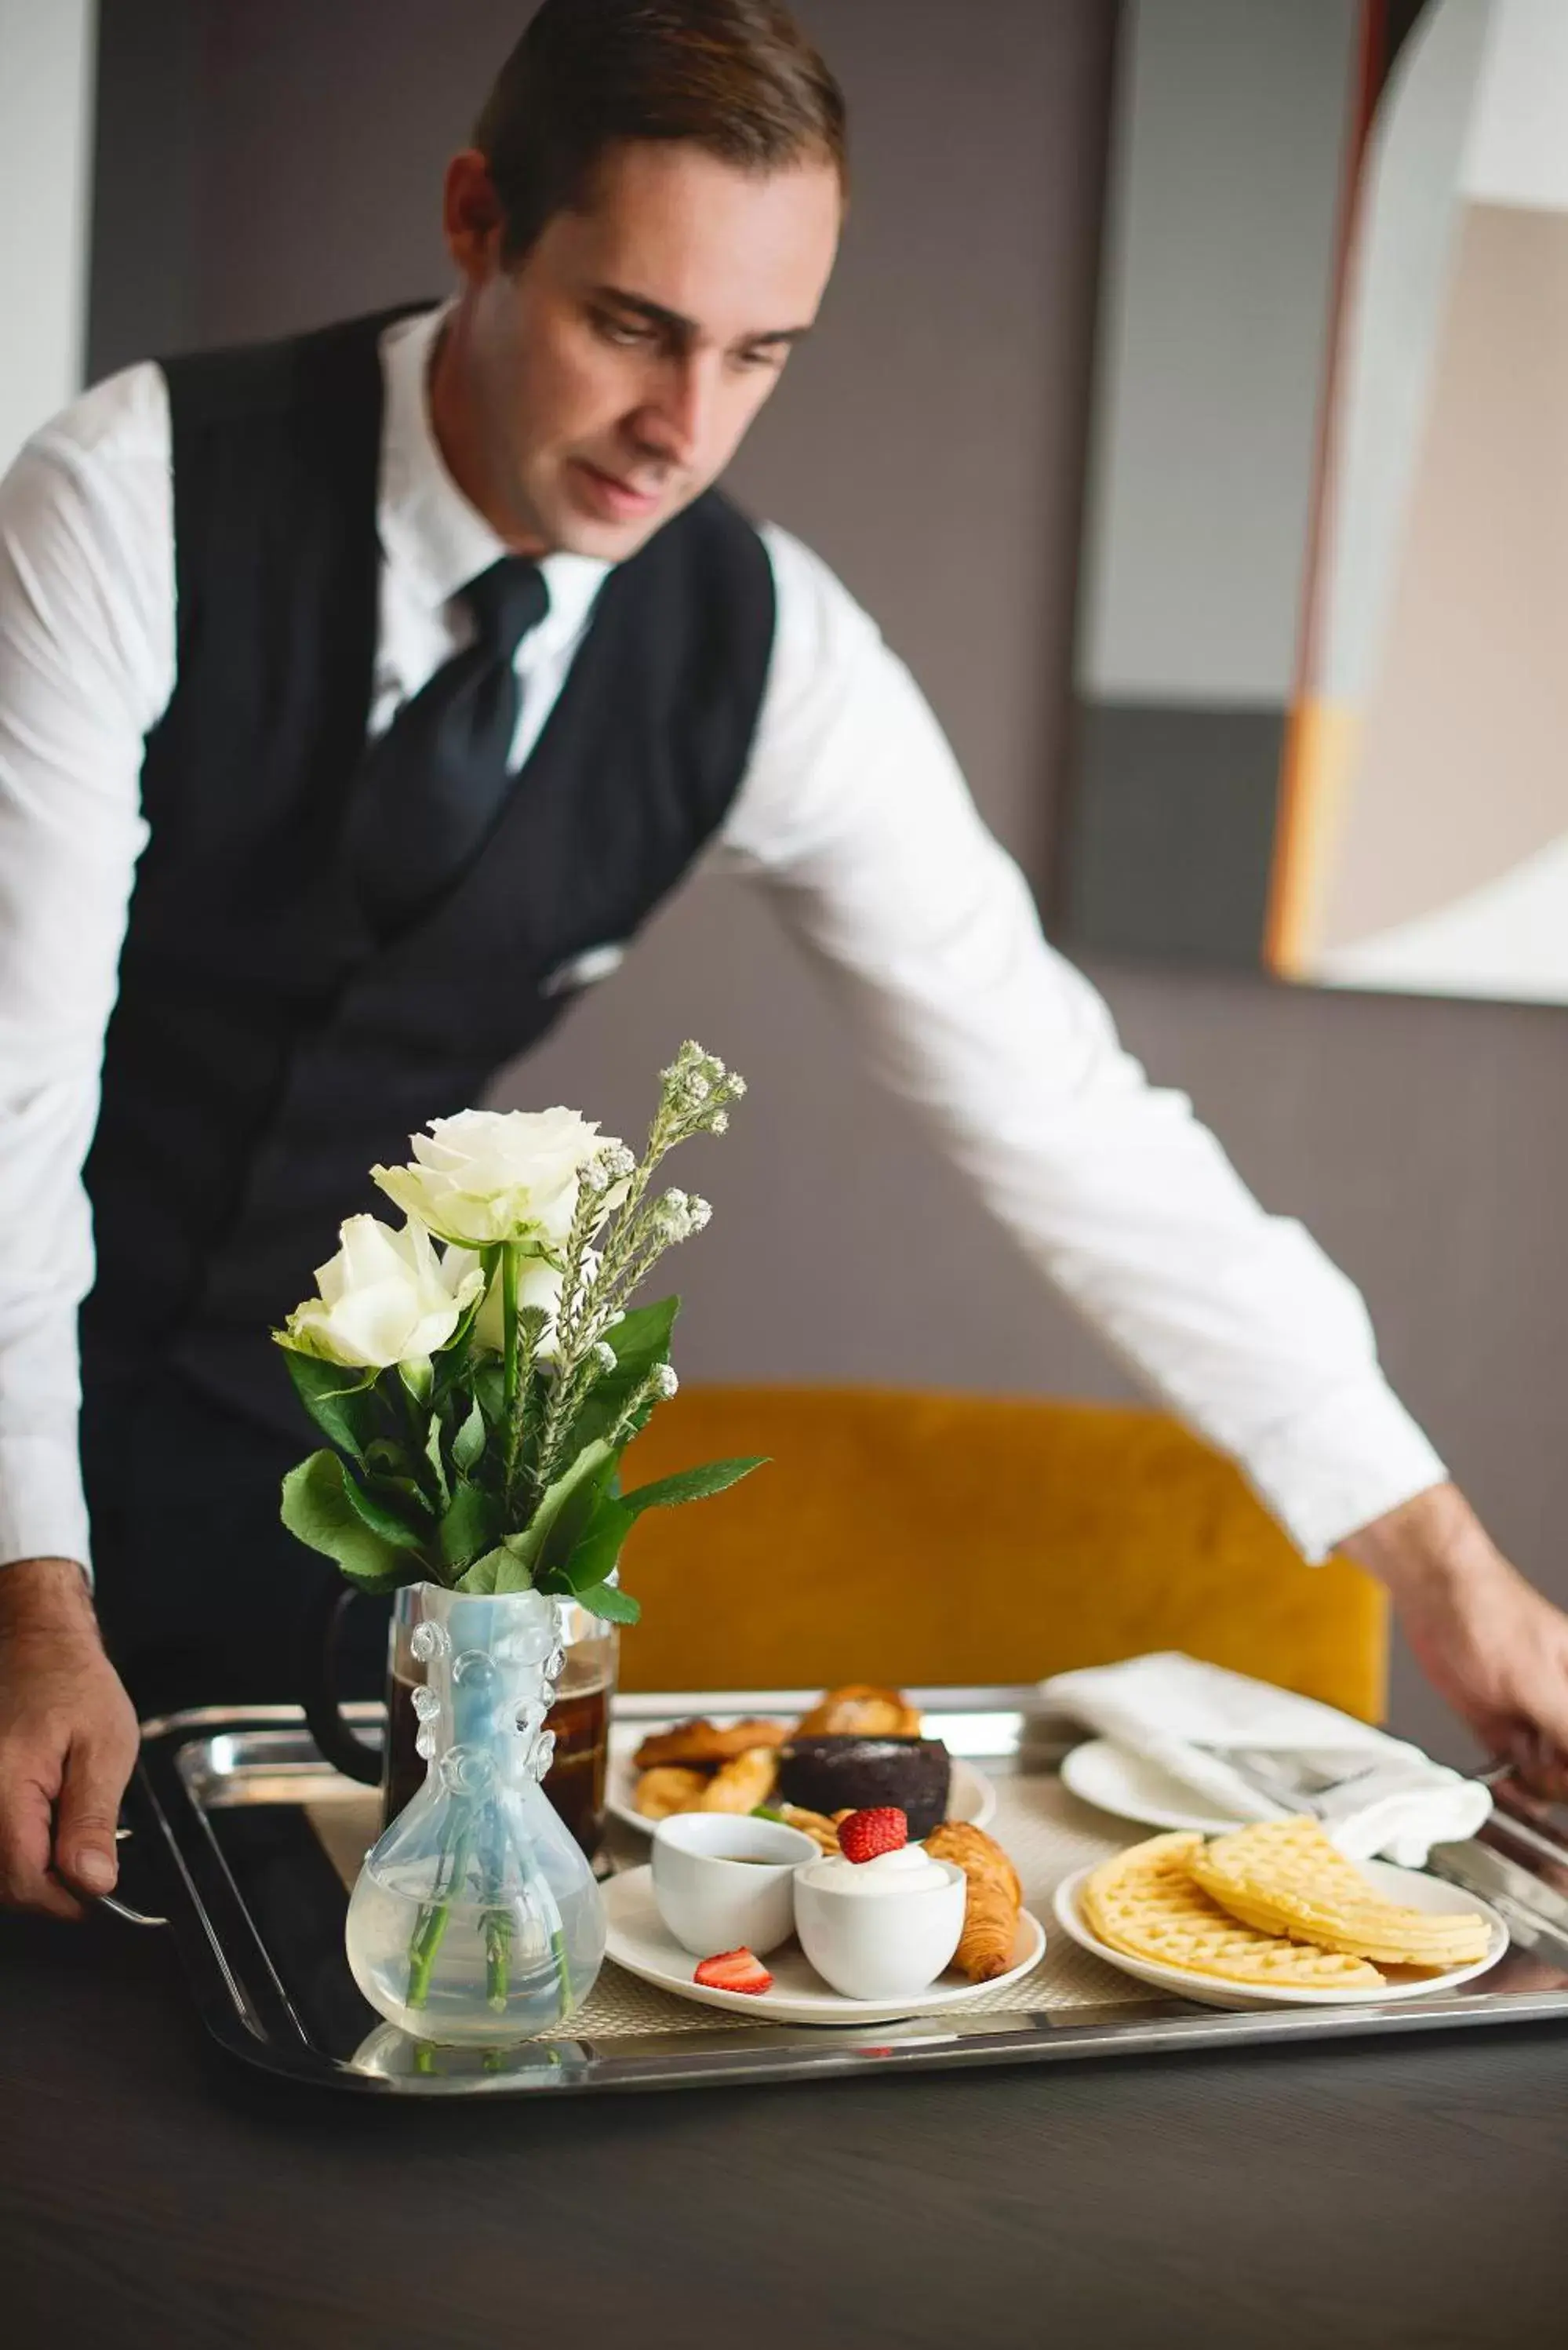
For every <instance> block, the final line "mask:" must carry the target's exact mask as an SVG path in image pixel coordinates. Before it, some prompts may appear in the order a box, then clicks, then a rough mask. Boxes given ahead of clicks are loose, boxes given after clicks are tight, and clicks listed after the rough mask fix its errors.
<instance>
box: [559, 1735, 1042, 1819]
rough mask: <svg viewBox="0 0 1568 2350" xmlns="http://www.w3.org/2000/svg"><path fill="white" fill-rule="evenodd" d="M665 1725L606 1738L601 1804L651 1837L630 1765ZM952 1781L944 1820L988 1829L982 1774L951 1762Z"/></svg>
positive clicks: (990, 1813)
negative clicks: (639, 1750)
mask: <svg viewBox="0 0 1568 2350" xmlns="http://www.w3.org/2000/svg"><path fill="white" fill-rule="evenodd" d="M714 1719H715V1720H716V1721H718V1722H719V1724H720V1726H721V1727H722V1726H723V1724H724V1723H726V1722H729V1721H736V1720H738V1719H739V1717H738V1716H737V1715H735V1714H718V1715H715V1716H714ZM668 1727H669V1725H668V1724H667V1723H664V1722H653V1721H625V1722H618V1723H615V1724H612V1726H611V1729H610V1734H609V1754H608V1757H607V1768H606V1774H605V1804H606V1808H607V1810H608V1811H609V1813H610V1814H611V1816H612V1817H613V1818H615V1819H618V1820H622V1821H624V1822H625V1824H626V1825H627V1826H628V1828H639V1829H640V1830H641V1831H642V1834H643V1835H652V1834H653V1831H654V1828H655V1827H656V1825H658V1823H657V1822H656V1821H654V1820H645V1819H644V1818H643V1816H642V1814H641V1813H640V1812H639V1810H638V1808H637V1782H638V1775H639V1774H638V1769H637V1765H636V1763H634V1762H633V1761H632V1756H633V1755H634V1754H635V1753H636V1752H637V1750H638V1748H639V1746H640V1745H641V1744H642V1742H643V1740H644V1739H645V1738H647V1737H648V1736H649V1734H650V1733H651V1732H652V1731H655V1730H663V1729H666V1728H668ZM952 1766H953V1769H952V1781H951V1784H950V1788H949V1792H948V1817H949V1819H950V1820H964V1821H967V1822H968V1824H969V1825H970V1826H971V1827H976V1828H983V1827H988V1826H989V1825H990V1824H991V1822H992V1820H993V1819H994V1818H995V1816H996V1789H995V1788H994V1787H993V1786H992V1783H991V1781H990V1780H989V1779H988V1778H987V1777H986V1775H985V1773H984V1772H983V1771H977V1770H976V1769H975V1767H974V1764H973V1763H965V1762H964V1761H963V1760H962V1759H961V1756H959V1755H957V1754H955V1755H954V1756H953V1758H952Z"/></svg>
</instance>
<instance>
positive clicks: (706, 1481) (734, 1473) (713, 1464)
mask: <svg viewBox="0 0 1568 2350" xmlns="http://www.w3.org/2000/svg"><path fill="white" fill-rule="evenodd" d="M768 1457H769V1456H768V1455H767V1454H766V1453H765V1452H758V1453H753V1454H751V1455H750V1456H748V1457H746V1458H744V1459H739V1460H733V1461H705V1462H704V1463H703V1465H702V1466H701V1468H700V1469H678V1470H677V1471H675V1474H674V1475H673V1476H672V1477H660V1478H659V1479H658V1480H657V1481H656V1482H654V1483H653V1484H651V1485H639V1487H638V1489H637V1491H636V1492H635V1493H626V1494H623V1495H622V1497H621V1501H622V1507H623V1508H625V1509H628V1510H630V1511H631V1513H633V1515H634V1516H637V1517H640V1516H641V1514H642V1513H643V1511H644V1510H672V1509H676V1508H678V1507H679V1506H680V1503H682V1502H706V1501H709V1500H710V1499H711V1497H712V1495H713V1494H715V1493H722V1492H725V1491H726V1490H727V1489H728V1487H730V1486H731V1485H738V1484H739V1483H740V1482H741V1480H742V1477H749V1476H750V1475H751V1473H752V1471H753V1469H764V1468H766V1466H767V1463H768Z"/></svg>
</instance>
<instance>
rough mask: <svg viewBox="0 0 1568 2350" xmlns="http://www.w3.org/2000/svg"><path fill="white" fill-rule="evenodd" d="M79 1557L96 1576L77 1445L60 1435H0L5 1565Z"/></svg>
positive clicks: (1, 1560)
mask: <svg viewBox="0 0 1568 2350" xmlns="http://www.w3.org/2000/svg"><path fill="white" fill-rule="evenodd" d="M19 1558H74V1559H75V1560H76V1561H77V1563H78V1565H80V1566H81V1567H82V1569H83V1570H84V1572H85V1573H86V1575H87V1576H88V1581H89V1582H90V1581H91V1579H92V1563H91V1553H90V1550H89V1547H88V1513H87V1503H86V1500H85V1499H84V1497H83V1494H82V1480H81V1469H80V1466H79V1463H78V1455H77V1448H76V1445H75V1444H74V1443H67V1442H66V1441H64V1440H62V1439H61V1438H59V1437H56V1436H0V1568H3V1567H5V1566H9V1565H12V1564H13V1562H14V1561H16V1559H19Z"/></svg>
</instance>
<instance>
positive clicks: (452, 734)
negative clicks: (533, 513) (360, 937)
mask: <svg viewBox="0 0 1568 2350" xmlns="http://www.w3.org/2000/svg"><path fill="white" fill-rule="evenodd" d="M458 592H459V594H460V595H461V597H462V601H463V602H464V603H465V604H466V605H467V607H468V608H469V610H470V612H471V613H472V616H473V620H474V631H475V633H474V639H473V642H472V644H471V645H468V646H465V647H464V649H463V650H462V652H460V653H454V654H453V656H452V660H449V661H447V662H446V663H445V664H444V666H443V667H442V668H441V669H439V670H437V671H436V673H435V675H434V676H433V677H432V678H431V680H430V681H429V683H428V684H426V685H424V686H421V689H420V691H419V692H418V693H416V694H414V695H413V696H412V697H411V698H410V700H409V701H408V702H405V703H404V704H403V707H402V708H401V710H400V711H399V712H398V714H397V716H396V718H395V719H394V720H393V721H392V723H391V725H390V726H389V728H388V730H387V732H386V733H385V734H383V735H382V737H381V739H380V741H379V743H372V744H371V746H370V749H369V751H368V752H367V754H366V756H365V763H364V765H363V767H362V768H361V770H360V773H359V776H358V784H357V785H356V794H355V805H354V809H353V813H352V816H351V817H350V819H349V827H348V858H349V866H350V870H351V871H352V872H353V874H354V876H355V879H356V881H357V883H358V889H359V895H360V901H361V903H362V905H363V907H364V910H365V912H366V914H367V916H368V918H369V921H370V923H371V925H372V927H373V928H374V929H375V930H376V931H377V932H378V933H379V935H380V936H381V937H383V938H385V937H387V936H389V934H391V933H392V932H394V931H399V930H401V929H402V928H404V927H405V926H406V925H407V924H408V923H409V922H410V921H411V920H413V918H414V917H415V916H416V915H417V914H419V913H421V911H422V910H424V909H425V908H426V907H428V906H431V905H433V903H434V902H435V900H436V899H438V898H439V897H441V894H442V893H443V891H445V890H446V889H449V888H450V887H451V886H452V882H454V881H455V880H456V879H458V877H459V875H460V874H462V872H463V871H464V870H465V869H466V868H467V867H468V866H469V865H470V864H471V863H472V859H473V858H474V857H475V855H476V854H477V853H478V851H479V850H480V849H481V848H482V847H483V844H484V842H485V840H486V838H487V837H488V836H489V834H490V832H491V829H492V827H493V825H494V823H495V820H496V818H497V816H499V815H500V813H501V810H502V808H503V806H504V804H505V801H506V795H507V792H508V790H509V788H510V785H511V782H512V777H511V776H510V775H509V774H508V773H507V765H506V763H507V759H508V756H509V755H510V753H511V749H512V740H513V736H514V734H515V733H516V731H517V711H518V702H519V699H520V697H519V691H518V685H517V673H516V671H515V669H514V667H513V662H514V657H515V654H516V651H517V648H518V646H519V645H520V644H521V643H522V641H523V639H524V637H525V636H526V635H527V634H528V631H529V630H530V629H536V628H537V627H538V625H539V623H540V621H541V620H542V619H544V617H545V613H546V612H547V611H548V610H549V608H550V591H549V589H548V588H547V587H545V581H544V577H543V575H542V574H541V572H540V569H539V567H538V565H537V564H536V563H530V562H529V561H528V560H527V559H526V558H525V557H524V556H520V555H508V556H503V557H502V559H501V561H500V562H499V563H493V564H492V565H491V567H490V569H489V570H488V571H482V572H481V573H480V575H479V577H478V578H477V579H471V580H470V581H469V583H468V585H467V586H466V587H462V588H460V590H459V591H458Z"/></svg>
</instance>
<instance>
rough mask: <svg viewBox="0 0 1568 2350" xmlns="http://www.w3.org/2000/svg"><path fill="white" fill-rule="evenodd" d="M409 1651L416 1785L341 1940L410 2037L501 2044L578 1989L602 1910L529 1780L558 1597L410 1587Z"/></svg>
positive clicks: (597, 1948)
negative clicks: (417, 1674)
mask: <svg viewBox="0 0 1568 2350" xmlns="http://www.w3.org/2000/svg"><path fill="white" fill-rule="evenodd" d="M418 1599H419V1606H418V1610H417V1612H418V1616H419V1621H418V1623H417V1624H416V1625H415V1626H414V1628H413V1630H412V1633H411V1635H410V1645H411V1648H412V1653H413V1655H414V1657H415V1658H416V1659H418V1661H419V1662H420V1663H421V1664H422V1665H423V1667H424V1669H425V1676H426V1678H425V1681H424V1685H423V1686H422V1687H421V1688H420V1689H417V1690H415V1692H414V1705H415V1708H416V1710H417V1712H418V1715H419V1720H420V1730H419V1752H420V1753H421V1755H422V1757H423V1758H424V1760H425V1763H426V1764H427V1769H426V1774H425V1780H424V1784H423V1785H422V1786H421V1789H420V1791H419V1793H418V1794H416V1795H415V1796H414V1798H413V1801H412V1802H411V1803H410V1804H409V1805H408V1807H407V1809H406V1810H404V1811H402V1812H400V1814H399V1815H398V1817H397V1818H396V1819H395V1820H394V1821H393V1822H392V1823H391V1825H390V1826H389V1828H388V1829H387V1830H386V1832H385V1833H384V1835H382V1836H381V1838H380V1840H379V1843H378V1844H377V1845H376V1846H375V1847H374V1848H373V1850H372V1851H371V1852H370V1853H369V1855H368V1856H367V1857H366V1861H365V1865H364V1866H363V1867H362V1868H361V1870H360V1872H359V1876H358V1882H357V1883H356V1885H355V1887H354V1892H353V1897H352V1898H351V1899H350V1901H349V1904H348V1924H347V1927H346V1929H345V1939H346V1945H347V1950H348V1964H349V1968H350V1970H352V1972H353V1976H354V1980H355V1981H356V1982H357V1983H358V1986H359V1989H360V1991H362V1992H363V1993H364V1995H365V1997H366V1998H367V1999H368V2000H369V2002H370V2004H371V2006H372V2007H374V2008H375V2009H376V2010H377V2011H378V2012H379V2013H380V2014H382V2015H384V2016H385V2017H386V2018H387V2020H388V2022H390V2023H394V2024H396V2025H397V2026H398V2028H399V2030H400V2031H402V2032H406V2033H410V2034H411V2035H412V2036H413V2037H414V2038H415V2039H418V2040H426V2041H433V2042H436V2043H453V2044H467V2045H484V2046H490V2047H504V2046H506V2045H508V2044H509V2043H513V2042H515V2041H519V2040H530V2039H532V2038H534V2036H535V2034H536V2033H542V2032H550V2031H553V2030H554V2029H555V2028H556V2026H557V2025H558V2024H560V2023H562V2022H565V2020H566V2017H567V2016H569V2015H570V2014H571V2013H572V2012H573V2010H574V2009H575V2008H576V2007H579V2006H580V2005H581V2004H582V2002H583V2001H584V2000H585V1999H586V1998H587V1995H588V1992H589V1991H591V1990H592V1988H593V1985H594V1981H595V1979H596V1977H597V1974H598V1970H599V1967H600V1965H601V1963H602V1961H603V1959H604V1947H605V1917H604V1905H603V1902H602V1900H601V1898H600V1895H599V1889H598V1887H597V1884H596V1883H595V1881H594V1876H593V1872H592V1870H591V1869H590V1867H589V1866H588V1863H587V1859H586V1858H585V1857H584V1855H583V1853H582V1851H581V1849H580V1847H579V1846H578V1845H577V1844H576V1841H575V1840H574V1838H573V1837H572V1835H571V1834H570V1832H569V1831H568V1829H567V1828H566V1826H565V1825H563V1824H562V1821H561V1819H560V1817H559V1814H557V1813H556V1811H555V1809H554V1808H553V1807H552V1805H551V1804H549V1802H548V1801H547V1800H546V1798H545V1794H544V1793H543V1792H542V1790H541V1787H540V1781H541V1780H542V1779H543V1777H544V1775H545V1772H546V1771H547V1770H548V1769H549V1767H550V1762H551V1757H552V1754H553V1752H554V1740H553V1738H552V1736H551V1734H550V1732H549V1731H547V1730H546V1729H545V1726H544V1725H545V1715H546V1714H547V1713H548V1711H549V1709H550V1703H551V1699H552V1696H553V1694H554V1690H555V1685H556V1679H557V1677H558V1675H559V1673H560V1671H561V1667H562V1664H563V1662H564V1656H563V1648H562V1629H563V1626H562V1616H561V1610H560V1607H559V1604H558V1603H557V1602H556V1600H554V1599H549V1598H546V1597H545V1596H544V1594H543V1593H541V1592H537V1591H522V1592H509V1593H506V1594H504V1595H503V1596H498V1597H494V1598H488V1599H485V1598H479V1597H475V1596H470V1595H469V1594H467V1593H465V1592H457V1591H447V1590H444V1589H442V1588H441V1586H440V1585H437V1584H430V1583H427V1584H421V1586H419V1593H418Z"/></svg>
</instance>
